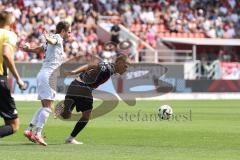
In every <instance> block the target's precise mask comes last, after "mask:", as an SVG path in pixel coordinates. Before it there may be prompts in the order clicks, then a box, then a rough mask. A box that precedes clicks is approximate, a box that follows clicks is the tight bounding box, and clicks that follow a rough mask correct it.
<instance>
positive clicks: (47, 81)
mask: <svg viewBox="0 0 240 160" xmlns="http://www.w3.org/2000/svg"><path fill="white" fill-rule="evenodd" d="M50 76H51V73H48V72H46V70H41V71H40V72H39V73H38V75H37V91H38V99H39V100H44V99H46V100H54V99H55V96H56V89H55V90H54V88H56V83H54V82H57V80H56V79H55V78H54V77H52V76H51V77H50Z"/></svg>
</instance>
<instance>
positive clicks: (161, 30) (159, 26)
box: [158, 24, 166, 32]
mask: <svg viewBox="0 0 240 160" xmlns="http://www.w3.org/2000/svg"><path fill="white" fill-rule="evenodd" d="M165 31H166V28H165V26H164V25H163V24H159V25H158V32H165Z"/></svg>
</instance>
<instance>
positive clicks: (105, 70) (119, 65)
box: [61, 55, 128, 144]
mask: <svg viewBox="0 0 240 160" xmlns="http://www.w3.org/2000/svg"><path fill="white" fill-rule="evenodd" d="M127 68H128V62H127V57H126V56H124V55H121V56H118V57H117V58H116V60H115V63H106V62H100V63H96V64H87V65H84V66H81V67H79V68H78V69H76V70H73V71H67V72H65V73H64V74H65V76H69V75H76V74H79V73H80V74H79V76H78V77H77V78H76V79H75V80H74V81H72V83H71V84H70V86H69V88H68V90H67V94H66V96H65V100H64V108H63V112H62V113H61V116H62V117H63V118H64V119H68V118H70V117H71V111H72V110H73V108H74V107H75V106H76V111H77V112H82V117H81V118H80V120H79V121H78V122H77V123H76V125H75V127H74V129H73V131H72V133H71V135H70V136H69V137H68V138H67V139H66V141H65V143H69V144H82V142H78V141H76V140H75V139H74V138H75V137H76V136H77V135H78V133H79V132H80V131H81V130H82V129H83V128H84V127H85V126H86V125H87V123H88V121H89V119H90V115H91V112H92V108H93V96H92V91H93V90H94V89H95V88H97V87H98V86H99V85H101V84H103V83H104V82H106V81H107V80H108V79H109V78H110V77H111V76H112V75H113V74H120V75H121V74H123V73H124V72H126V70H127Z"/></svg>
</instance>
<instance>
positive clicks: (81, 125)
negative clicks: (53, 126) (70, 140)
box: [71, 118, 88, 137]
mask: <svg viewBox="0 0 240 160" xmlns="http://www.w3.org/2000/svg"><path fill="white" fill-rule="evenodd" d="M87 123H88V120H85V119H83V118H81V119H80V120H79V121H78V122H77V124H76V125H75V127H74V129H73V131H72V133H71V136H72V137H76V136H77V135H78V133H79V132H80V131H81V130H82V129H83V128H84V127H85V126H86V125H87Z"/></svg>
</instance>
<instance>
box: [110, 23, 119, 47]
mask: <svg viewBox="0 0 240 160" xmlns="http://www.w3.org/2000/svg"><path fill="white" fill-rule="evenodd" d="M120 30H121V29H120V27H119V20H118V19H114V20H113V26H112V27H111V41H112V42H114V43H115V44H118V43H119V42H120V41H119V34H120Z"/></svg>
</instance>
